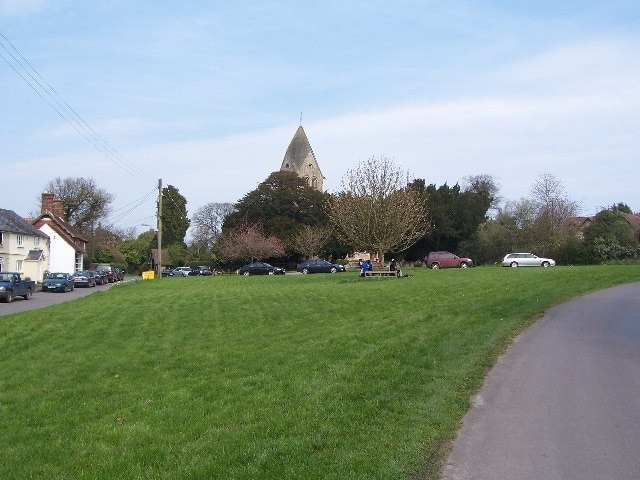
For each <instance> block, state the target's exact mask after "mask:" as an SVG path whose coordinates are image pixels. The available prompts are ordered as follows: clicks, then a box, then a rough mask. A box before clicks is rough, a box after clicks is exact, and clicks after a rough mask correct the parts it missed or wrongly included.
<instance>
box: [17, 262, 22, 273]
mask: <svg viewBox="0 0 640 480" xmlns="http://www.w3.org/2000/svg"><path fill="white" fill-rule="evenodd" d="M16 270H17V271H18V272H20V273H22V260H16Z"/></svg>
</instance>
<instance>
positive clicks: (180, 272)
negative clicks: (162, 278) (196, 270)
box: [173, 267, 191, 277]
mask: <svg viewBox="0 0 640 480" xmlns="http://www.w3.org/2000/svg"><path fill="white" fill-rule="evenodd" d="M190 271H191V267H178V268H174V269H173V275H174V276H175V277H187V276H189V272H190Z"/></svg>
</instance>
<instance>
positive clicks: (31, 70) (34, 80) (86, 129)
mask: <svg viewBox="0 0 640 480" xmlns="http://www.w3.org/2000/svg"><path fill="white" fill-rule="evenodd" d="M0 37H2V39H3V41H2V40H0V46H2V48H3V49H4V51H5V52H6V53H7V54H8V55H9V57H11V59H13V63H12V61H11V60H9V58H7V56H5V55H4V54H3V53H2V52H1V51H0V57H2V59H3V60H4V61H5V62H6V63H7V64H8V65H9V67H11V69H12V70H13V71H14V72H15V73H16V74H17V75H18V76H19V77H20V78H21V79H22V80H23V81H24V82H25V83H26V84H27V85H29V87H31V89H32V90H33V91H34V92H35V93H36V94H37V95H38V96H39V97H40V98H41V99H42V100H43V101H44V102H45V103H46V104H47V105H49V106H50V107H51V108H52V109H53V110H55V112H56V113H57V114H58V115H59V116H60V117H61V118H62V119H64V120H65V121H66V122H68V123H69V124H70V125H71V126H72V127H73V129H74V130H75V131H76V132H77V133H78V134H79V135H80V136H82V137H83V138H84V139H85V140H86V141H87V142H89V143H90V144H91V145H92V146H93V147H94V148H95V149H96V150H98V151H99V152H100V153H102V154H103V155H104V156H106V157H107V158H108V159H109V160H111V161H112V162H113V163H115V164H116V165H117V166H119V167H120V168H122V169H124V170H126V171H127V173H129V174H131V175H133V176H134V177H137V178H139V179H142V180H146V179H147V175H145V172H143V171H142V170H140V169H139V168H137V167H136V166H135V165H133V164H131V163H130V162H128V161H127V160H126V159H125V158H124V157H123V156H122V155H121V154H120V153H118V151H117V150H116V149H115V148H113V147H112V146H111V145H110V144H109V142H107V141H106V140H105V139H104V138H102V137H101V136H100V135H99V134H98V133H97V132H96V131H95V130H94V129H93V128H92V127H91V126H90V125H89V124H88V123H87V122H86V121H85V120H84V119H83V118H82V117H81V116H80V115H79V114H78V112H77V111H76V110H75V109H73V108H72V107H71V106H70V105H69V104H68V103H67V102H65V101H64V100H63V99H62V97H61V96H60V95H59V94H58V92H57V91H56V90H55V89H54V88H53V87H52V86H51V85H50V84H49V83H48V82H47V81H46V80H45V79H44V77H43V76H42V75H41V74H40V72H38V70H37V69H36V68H35V67H34V66H33V65H32V64H31V63H30V62H29V61H28V60H27V59H26V58H25V57H24V55H22V54H21V53H20V51H19V50H18V49H17V48H16V47H15V46H14V45H13V43H11V41H10V40H9V39H8V38H7V37H6V36H5V35H4V34H2V33H0ZM5 43H6V44H8V45H9V47H11V48H8V47H7V45H5ZM14 52H15V55H14ZM16 55H17V57H16ZM34 74H35V76H34ZM27 77H29V78H30V79H29V78H27ZM40 80H41V81H42V82H41V81H40Z"/></svg>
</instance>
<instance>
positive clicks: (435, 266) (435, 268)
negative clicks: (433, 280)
mask: <svg viewBox="0 0 640 480" xmlns="http://www.w3.org/2000/svg"><path fill="white" fill-rule="evenodd" d="M439 268H440V264H438V263H432V264H431V269H432V270H438V269H439Z"/></svg>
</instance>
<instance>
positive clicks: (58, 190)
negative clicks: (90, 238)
mask: <svg viewBox="0 0 640 480" xmlns="http://www.w3.org/2000/svg"><path fill="white" fill-rule="evenodd" d="M45 191H47V192H49V193H53V194H54V195H55V197H56V198H57V199H59V200H62V202H63V211H64V215H65V217H66V220H67V222H69V223H70V224H71V225H73V226H74V227H76V228H77V229H78V230H80V231H81V232H83V233H85V234H87V235H91V234H92V233H93V232H92V230H93V228H94V225H96V224H98V223H100V222H101V221H102V220H104V219H105V218H106V217H107V215H108V214H109V210H110V204H111V202H112V201H113V195H112V194H111V193H109V192H107V191H106V190H104V189H102V188H98V186H97V185H96V182H95V180H93V179H92V178H82V177H78V178H72V177H67V178H60V177H56V178H55V179H54V180H51V181H50V182H49V183H47V185H46V186H45ZM41 200H42V199H40V201H41Z"/></svg>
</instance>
